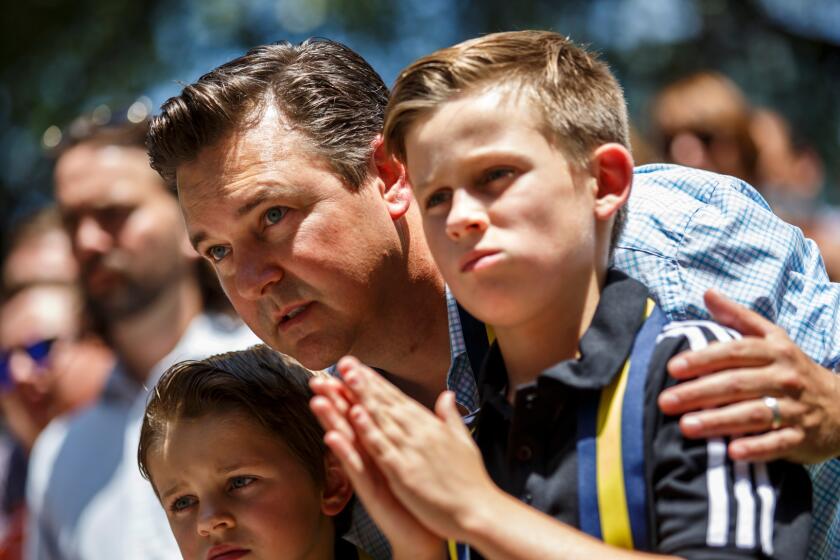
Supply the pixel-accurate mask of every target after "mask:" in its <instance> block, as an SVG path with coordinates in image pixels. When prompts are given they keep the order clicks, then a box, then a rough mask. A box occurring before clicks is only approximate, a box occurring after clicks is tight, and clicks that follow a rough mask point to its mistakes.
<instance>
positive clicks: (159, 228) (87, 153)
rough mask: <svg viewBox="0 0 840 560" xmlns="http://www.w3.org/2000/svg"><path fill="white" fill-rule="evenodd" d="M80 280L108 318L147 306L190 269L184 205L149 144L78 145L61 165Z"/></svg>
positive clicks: (59, 190)
mask: <svg viewBox="0 0 840 560" xmlns="http://www.w3.org/2000/svg"><path fill="white" fill-rule="evenodd" d="M55 185H56V198H57V200H58V204H59V207H60V208H61V212H62V214H63V216H64V219H65V223H66V225H67V229H68V231H69V233H70V237H71V241H72V243H73V250H74V253H75V255H76V258H77V260H78V261H79V265H80V268H81V282H82V285H83V287H84V289H85V291H86V293H87V296H88V298H89V300H90V302H91V304H92V305H94V306H95V307H96V308H98V309H99V311H100V312H102V313H103V315H104V317H105V320H106V321H114V320H119V319H120V318H123V317H127V316H131V315H132V314H134V313H136V312H138V311H141V310H143V309H144V308H146V307H147V306H148V305H149V304H150V303H152V302H153V301H155V300H156V299H157V298H158V297H159V296H160V295H161V294H162V293H164V292H165V291H166V290H167V289H173V288H174V287H175V286H177V280H178V279H179V278H180V277H181V276H182V275H183V274H184V273H185V271H186V270H187V264H186V263H187V259H186V256H185V255H186V252H184V251H183V249H184V248H185V243H184V240H185V237H184V235H185V234H184V226H183V223H182V222H181V219H180V217H179V215H178V204H177V201H176V200H175V198H174V197H173V196H172V195H171V194H170V193H168V192H166V189H165V187H164V185H163V183H162V182H161V180H160V178H159V177H158V176H157V174H156V173H155V172H154V171H153V170H152V169H151V168H150V167H149V164H148V159H147V157H146V154H145V153H144V152H143V150H141V149H139V148H133V147H117V146H104V147H100V146H95V145H91V144H80V145H79V146H76V147H74V148H72V149H71V150H69V151H68V152H67V153H65V154H64V155H63V156H62V157H61V158H60V159H59V161H58V164H57V165H56V171H55Z"/></svg>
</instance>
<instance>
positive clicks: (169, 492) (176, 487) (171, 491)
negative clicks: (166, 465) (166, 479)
mask: <svg viewBox="0 0 840 560" xmlns="http://www.w3.org/2000/svg"><path fill="white" fill-rule="evenodd" d="M183 486H184V484H183V483H182V482H180V481H179V482H176V483H175V484H173V485H172V486H170V487H169V488H167V489H166V490H165V491H164V492H161V494H160V500H161V501H163V500H164V499H166V498H168V497H169V496H171V495H172V494H175V493H177V492H178V491H179V490H180V489H181V487H183Z"/></svg>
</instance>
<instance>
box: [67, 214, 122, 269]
mask: <svg viewBox="0 0 840 560" xmlns="http://www.w3.org/2000/svg"><path fill="white" fill-rule="evenodd" d="M73 245H74V248H75V249H76V253H77V255H78V256H79V257H80V258H81V259H82V260H84V259H85V258H86V257H89V256H91V255H95V254H100V255H101V254H104V253H106V252H107V251H108V250H110V249H111V247H112V245H113V238H112V237H111V234H110V233H108V232H107V231H105V229H104V228H103V227H102V226H101V225H100V224H99V222H97V221H96V220H95V219H94V218H93V217H91V216H83V217H82V218H81V219H80V220H79V223H78V224H77V226H76V231H75V232H74V234H73Z"/></svg>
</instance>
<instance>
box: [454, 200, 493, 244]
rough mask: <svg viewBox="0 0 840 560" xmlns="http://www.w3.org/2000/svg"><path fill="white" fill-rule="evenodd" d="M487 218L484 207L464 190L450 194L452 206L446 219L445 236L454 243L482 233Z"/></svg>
mask: <svg viewBox="0 0 840 560" xmlns="http://www.w3.org/2000/svg"><path fill="white" fill-rule="evenodd" d="M488 223H489V218H488V217H487V211H486V209H485V208H484V205H483V204H482V203H481V202H480V201H479V200H477V199H476V198H475V197H473V196H472V195H471V194H470V193H469V192H467V191H466V190H465V189H458V190H456V191H455V192H454V193H453V194H452V206H451V207H450V209H449V215H448V216H447V217H446V234H447V235H448V236H449V237H450V239H453V240H455V241H458V240H460V239H461V238H462V237H466V236H468V235H470V234H475V233H483V232H484V231H485V230H486V229H487V226H488Z"/></svg>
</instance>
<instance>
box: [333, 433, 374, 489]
mask: <svg viewBox="0 0 840 560" xmlns="http://www.w3.org/2000/svg"><path fill="white" fill-rule="evenodd" d="M324 443H325V444H326V445H327V447H329V449H330V451H332V452H333V453H334V454H335V456H336V457H338V460H339V461H340V462H341V466H342V468H343V469H344V470H345V472H347V476H349V477H350V482H352V483H353V487H354V488H356V478H357V477H363V476H364V475H365V462H364V460H363V459H362V456H361V454H360V453H359V451H358V450H357V449H356V447H355V446H354V445H353V444H352V443H351V442H350V441H348V440H347V438H346V437H344V435H343V434H341V433H340V432H337V431H329V432H327V433H326V434H324Z"/></svg>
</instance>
